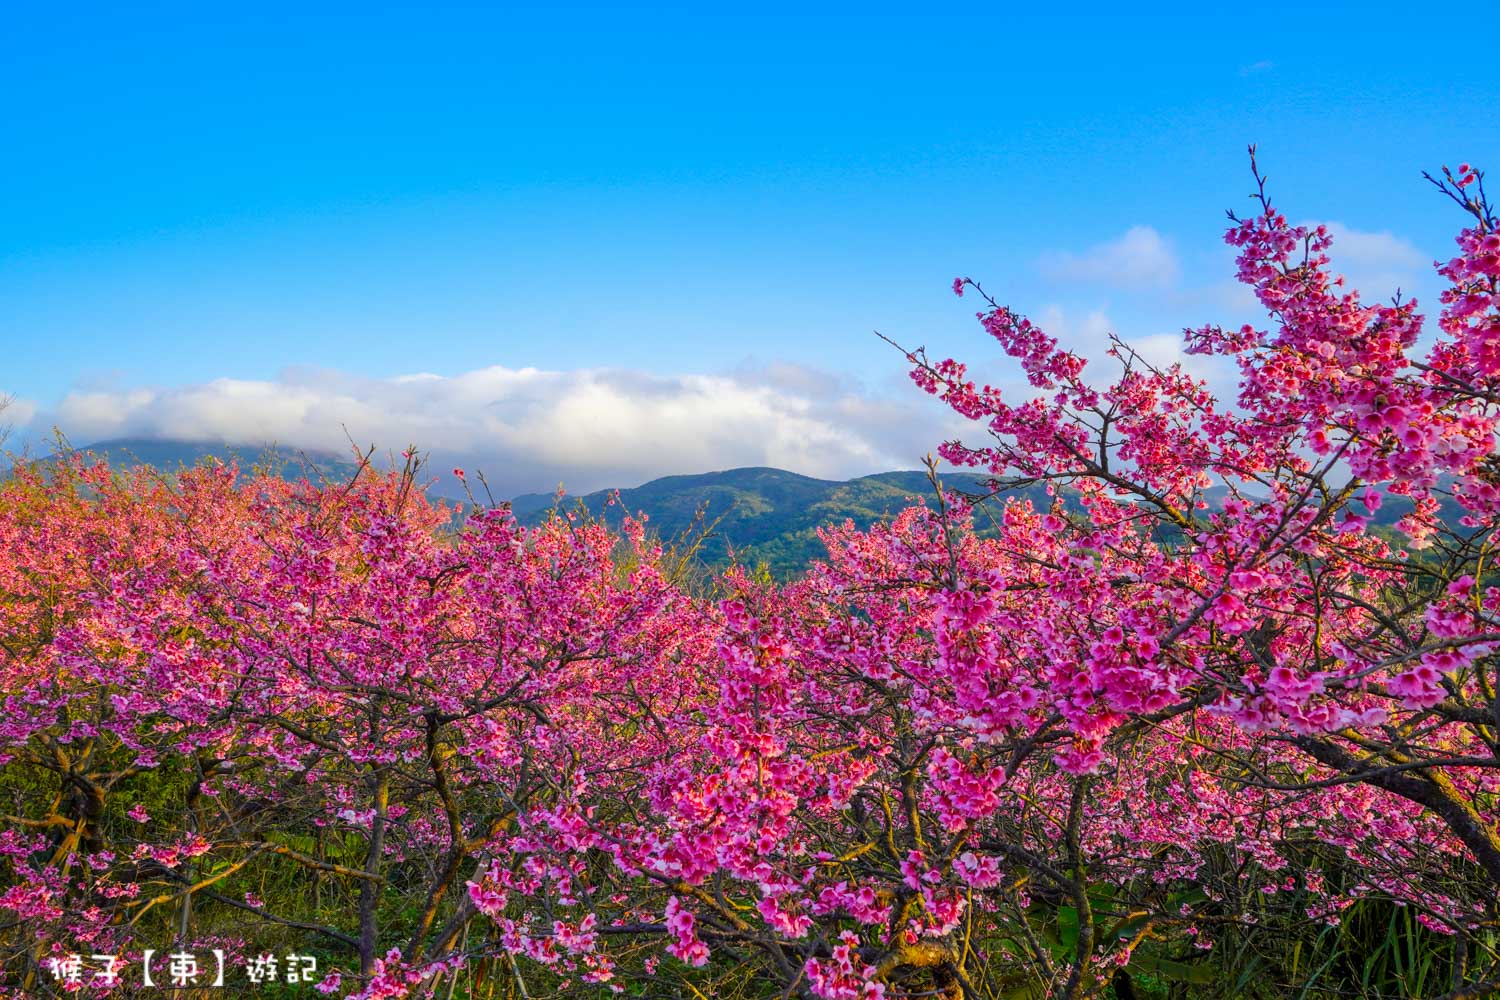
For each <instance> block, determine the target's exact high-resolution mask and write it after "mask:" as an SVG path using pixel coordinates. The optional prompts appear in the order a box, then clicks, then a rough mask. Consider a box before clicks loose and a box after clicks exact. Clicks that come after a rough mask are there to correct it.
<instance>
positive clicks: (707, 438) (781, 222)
mask: <svg viewBox="0 0 1500 1000" xmlns="http://www.w3.org/2000/svg"><path fill="white" fill-rule="evenodd" d="M1007 6H1008V5H998V4H996V5H989V6H987V7H985V8H967V7H963V6H955V7H945V8H936V9H932V10H930V11H929V12H925V13H917V8H916V7H915V6H911V7H907V8H905V9H902V8H898V7H881V6H878V5H869V4H861V5H858V6H853V5H850V6H843V7H832V6H825V7H818V8H814V7H813V6H812V5H800V6H794V7H780V8H778V7H775V6H764V5H762V6H756V7H754V8H750V7H745V8H727V7H718V8H713V7H708V6H692V7H677V8H669V7H656V8H653V9H650V10H646V9H636V10H625V9H623V7H622V5H615V6H613V7H599V8H596V9H587V8H581V7H572V8H567V9H565V10H563V9H559V10H551V11H543V10H541V9H540V8H538V7H534V8H532V9H520V8H515V7H506V6H490V7H484V8H480V7H474V8H459V7H445V8H441V9H432V10H424V11H417V10H414V9H412V8H410V7H380V6H378V5H369V4H362V5H357V6H356V5H347V6H346V5H339V4H328V5H321V7H320V10H319V11H317V12H309V11H307V10H304V9H298V8H296V7H291V6H288V7H284V8H278V7H276V6H274V5H257V6H253V7H251V6H244V7H239V8H235V9H228V8H225V9H221V10H209V9H207V5H198V6H186V5H184V6H180V7H175V8H174V7H171V6H164V5H142V6H139V7H132V8H130V9H127V8H126V7H123V6H119V5H114V6H111V7H104V6H98V7H93V6H90V5H82V6H77V7H69V8H66V9H63V8H58V7H55V5H54V6H53V7H52V8H51V9H49V8H46V7H43V6H42V5H37V6H35V7H33V8H32V9H30V10H22V9H11V10H9V11H8V12H7V15H6V18H5V22H4V24H3V25H0V135H3V136H4V137H5V139H4V147H5V149H6V155H5V156H4V157H3V158H0V199H3V204H0V348H3V353H0V391H5V392H9V393H12V394H14V395H15V396H17V397H18V399H19V401H20V402H18V403H17V404H16V406H15V407H13V408H12V411H11V415H12V417H13V418H15V417H19V418H20V423H21V424H22V432H23V434H24V435H29V436H31V437H35V436H36V435H37V434H38V433H40V432H42V431H44V430H45V428H47V427H50V426H52V425H53V424H57V425H60V426H62V428H63V429H64V430H65V431H66V432H68V433H69V434H70V435H71V436H72V437H73V438H74V439H75V440H88V439H90V438H91V437H97V436H113V435H115V434H123V433H131V434H148V435H169V436H197V437H207V438H217V437H226V438H228V437H236V436H238V437H243V438H245V439H247V440H248V439H263V438H265V437H272V438H275V439H277V440H281V441H283V442H285V443H292V444H297V445H300V446H306V447H317V446H324V445H327V444H328V443H329V441H330V435H331V434H334V432H333V431H331V430H330V428H335V427H338V426H339V425H348V426H350V429H351V433H353V434H354V435H355V436H356V437H358V438H360V439H361V440H366V439H368V440H372V441H375V442H377V443H379V444H381V445H395V446H397V447H399V446H401V445H403V444H405V443H406V440H414V441H417V442H418V443H421V444H423V445H424V446H427V447H432V448H436V449H439V450H440V451H442V450H444V449H446V451H448V452H451V453H452V454H454V455H458V456H460V457H465V456H466V457H467V458H468V459H469V460H472V461H478V462H490V463H492V464H498V465H502V466H504V467H506V468H512V469H514V470H515V471H514V473H513V474H508V475H511V478H512V479H513V481H514V484H515V485H516V486H517V487H525V488H533V487H535V486H537V485H547V484H548V483H550V482H551V481H555V480H556V479H557V478H563V479H567V480H568V481H570V483H573V484H576V485H579V486H591V485H603V484H604V483H606V482H610V481H613V480H614V479H621V480H624V479H630V478H632V477H642V476H646V475H650V474H658V473H662V472H692V471H701V470H700V468H699V466H702V467H709V468H711V467H721V466H723V465H732V464H746V463H749V462H760V461H764V462H767V463H770V464H785V465H789V466H795V467H798V468H799V470H800V471H809V472H815V473H823V474H828V475H845V474H853V473H855V472H858V471H874V470H875V468H877V467H882V466H884V465H888V464H891V463H895V464H904V465H907V466H910V465H912V464H915V459H916V458H917V457H918V456H919V455H920V452H921V450H925V448H926V447H930V446H931V445H932V444H935V443H936V440H937V439H938V438H939V437H941V436H942V433H945V432H946V429H945V428H944V426H943V421H942V419H941V416H940V415H939V414H937V413H936V412H935V411H933V410H931V409H930V408H929V409H923V408H922V406H923V402H922V401H920V400H914V399H912V398H910V393H911V392H912V390H909V389H906V388H904V387H903V386H902V385H901V375H902V371H903V369H902V366H901V364H900V358H899V356H897V355H896V354H895V353H894V352H892V351H891V350H890V349H889V348H888V347H886V346H885V345H883V344H882V343H881V342H879V341H878V340H877V339H876V338H875V337H874V336H873V334H872V333H871V331H872V330H874V329H879V330H881V331H882V332H885V333H888V334H890V335H892V336H895V337H897V338H898V339H900V340H902V341H903V342H907V343H913V344H915V343H926V344H927V345H929V346H930V347H932V348H934V349H935V350H938V351H940V352H943V353H957V354H959V355H961V356H966V357H970V358H973V359H975V360H978V361H981V362H986V363H992V362H993V352H992V351H989V350H988V347H987V345H986V344H985V342H984V341H983V340H982V338H981V337H980V335H979V334H978V333H977V330H976V328H975V327H974V326H973V324H972V316H971V314H972V308H971V306H970V305H969V304H968V302H967V300H965V301H964V302H956V301H955V300H954V299H953V297H952V295H951V294H950V293H949V292H948V291H947V285H948V283H949V282H950V281H951V279H952V278H953V276H954V275H957V274H967V275H973V276H974V277H976V278H981V279H983V280H984V281H985V283H986V285H987V286H988V287H990V288H991V289H992V290H994V291H996V292H998V293H1000V294H1001V295H1002V297H1003V298H1005V299H1006V300H1008V301H1010V302H1011V303H1013V304H1015V305H1016V306H1018V307H1021V308H1023V309H1026V310H1029V311H1031V312H1032V313H1033V314H1035V315H1038V316H1046V317H1049V318H1051V319H1052V320H1053V321H1054V324H1055V325H1056V326H1058V328H1059V330H1060V331H1061V332H1063V333H1064V335H1065V337H1066V338H1067V339H1069V340H1070V342H1076V343H1078V344H1079V345H1080V346H1082V347H1085V348H1087V347H1089V346H1091V345H1095V346H1096V345H1097V343H1098V342H1099V340H1100V338H1101V337H1102V335H1103V331H1104V330H1106V329H1110V330H1116V331H1118V332H1119V333H1121V334H1122V335H1124V336H1127V337H1129V338H1132V339H1137V340H1143V341H1150V340H1152V338H1155V340H1156V341H1159V342H1161V343H1163V344H1164V343H1165V341H1166V340H1170V336H1171V335H1172V334H1174V333H1175V332H1176V331H1178V330H1180V328H1181V327H1182V326H1184V325H1188V324H1192V325H1197V324H1199V323H1202V322H1205V321H1208V320H1222V319H1238V318H1241V316H1240V313H1242V312H1243V309H1244V303H1243V300H1242V299H1241V298H1240V297H1237V296H1236V295H1235V294H1234V293H1233V290H1232V289H1230V288H1228V287H1227V286H1226V284H1225V282H1226V281H1227V279H1228V278H1229V277H1231V274H1232V272H1231V271H1230V269H1229V257H1228V255H1227V252H1226V250H1225V248H1224V247H1223V245H1222V243H1221V241H1220V235H1221V232H1222V229H1223V221H1222V220H1223V210H1224V209H1225V208H1226V207H1235V206H1243V205H1245V204H1246V202H1245V200H1244V195H1245V194H1246V193H1247V192H1248V191H1249V183H1248V174H1247V170H1246V161H1245V155H1244V148H1245V145H1246V144H1247V143H1248V142H1251V141H1255V142H1257V143H1259V145H1260V148H1261V156H1262V160H1263V163H1264V165H1265V166H1266V168H1267V169H1268V171H1269V173H1270V174H1271V178H1272V189H1273V193H1274V195H1275V197H1276V198H1277V200H1278V201H1280V202H1281V203H1282V204H1283V205H1284V206H1285V207H1286V208H1287V209H1288V211H1289V213H1290V214H1291V215H1292V216H1293V217H1294V218H1299V219H1318V220H1328V221H1334V222H1337V223H1339V224H1341V226H1343V227H1344V228H1345V229H1346V230H1348V231H1349V238H1348V240H1347V241H1346V242H1347V245H1348V247H1349V248H1350V249H1351V250H1352V254H1351V257H1350V259H1349V261H1348V270H1349V271H1350V273H1351V276H1353V277H1365V278H1366V279H1368V280H1369V281H1370V282H1372V283H1374V284H1375V285H1377V286H1383V284H1384V283H1389V284H1394V283H1396V282H1400V283H1402V284H1404V285H1405V286H1406V287H1407V288H1408V290H1411V289H1413V288H1415V290H1416V291H1417V292H1418V293H1422V292H1424V291H1427V290H1428V289H1430V288H1431V287H1432V282H1431V280H1430V277H1428V276H1427V272H1428V271H1429V270H1430V269H1429V268H1427V267H1426V264H1427V262H1430V261H1431V260H1432V259H1433V258H1435V257H1438V256H1443V255H1446V254H1447V252H1448V249H1449V247H1450V246H1451V242H1450V241H1451V236H1452V233H1453V232H1454V231H1456V227H1457V224H1458V222H1459V220H1458V219H1457V218H1456V216H1455V214H1454V212H1453V211H1451V210H1450V209H1449V208H1448V207H1446V206H1445V204H1444V203H1443V202H1441V201H1440V200H1439V199H1438V198H1437V197H1436V196H1435V195H1434V194H1432V193H1431V192H1430V191H1429V190H1427V189H1426V187H1425V185H1424V183H1423V182H1422V181H1421V179H1420V174H1421V171H1422V170H1423V169H1433V168H1436V167H1437V166H1439V165H1441V164H1442V163H1445V162H1446V163H1451V164H1456V163H1457V162H1458V161H1460V160H1465V159H1467V160H1472V161H1474V162H1476V163H1479V164H1481V165H1484V164H1495V163H1500V125H1497V121H1500V119H1497V116H1496V115H1495V114H1494V109H1495V107H1496V106H1497V104H1500V100H1497V99H1500V75H1497V74H1495V73H1493V71H1492V70H1491V69H1490V67H1489V66H1488V64H1487V62H1486V61H1485V59H1483V58H1480V57H1478V56H1476V55H1474V54H1473V53H1466V50H1465V47H1464V46H1465V44H1466V43H1465V42H1464V38H1465V37H1478V36H1486V35H1488V34H1492V32H1493V28H1494V24H1493V19H1492V23H1491V24H1490V25H1489V27H1488V29H1486V28H1485V26H1484V25H1483V24H1480V23H1471V24H1469V25H1468V26H1467V28H1465V27H1463V26H1461V25H1456V24H1455V23H1454V22H1452V21H1451V20H1449V19H1447V18H1429V17H1412V16H1411V9H1410V7H1409V6H1407V7H1403V8H1394V7H1393V8H1391V9H1390V10H1389V11H1388V12H1387V11H1382V10H1380V9H1378V8H1377V7H1374V6H1372V5H1368V4H1363V5H1359V6H1357V7H1356V6H1350V7H1348V8H1344V9H1340V8H1338V7H1337V6H1335V5H1320V6H1319V8H1318V10H1317V12H1316V14H1313V13H1311V12H1310V11H1304V12H1301V13H1295V14H1287V13H1283V11H1282V9H1280V8H1267V7H1265V6H1258V7H1256V8H1254V9H1253V10H1252V9H1251V8H1248V7H1229V8H1223V9H1220V10H1214V9H1211V8H1210V6H1209V5H1202V6H1195V7H1185V6H1184V7H1180V8H1177V9H1166V8H1158V9H1157V11H1156V12H1155V13H1143V12H1142V11H1141V10H1139V9H1135V7H1136V6H1137V5H1109V6H1104V5H1092V4H1073V5H1067V6H1063V5H1026V6H1025V8H1024V9H1014V10H1012V9H1006V7H1007ZM1475 9H1476V10H1477V9H1478V8H1475ZM1470 16H1471V17H1477V15H1470ZM1380 290H1381V292H1382V293H1386V292H1388V291H1389V290H1390V289H1387V288H1384V287H1381V288H1380ZM1163 349H1164V350H1166V349H1167V348H1165V347H1163ZM528 369H537V370H538V371H537V372H533V373H531V374H529V375H524V374H520V373H525V372H526V371H527V370H528ZM415 375H422V376H424V377H422V378H419V379H411V378H404V377H406V376H415ZM995 377H996V378H999V379H1003V378H1004V373H1003V371H1000V370H998V369H996V374H995ZM757 414H759V416H757ZM626 432H629V433H631V434H634V435H637V436H639V437H642V438H645V439H649V440H650V442H651V444H650V446H649V447H642V448H638V449H632V448H630V447H626V445H625V444H623V443H622V439H620V438H619V437H618V436H619V435H624V434H625V433H626ZM611 435H616V437H612V436H611ZM335 436H337V437H339V438H340V439H341V437H342V432H337V434H336V435H335ZM767 441H773V442H779V443H778V444H776V445H775V446H774V447H772V446H770V445H767V444H766V442H767ZM923 441H929V442H930V443H929V444H927V445H923V444H922V442H923ZM335 443H336V442H335ZM625 452H629V454H625ZM544 480H545V481H546V482H544Z"/></svg>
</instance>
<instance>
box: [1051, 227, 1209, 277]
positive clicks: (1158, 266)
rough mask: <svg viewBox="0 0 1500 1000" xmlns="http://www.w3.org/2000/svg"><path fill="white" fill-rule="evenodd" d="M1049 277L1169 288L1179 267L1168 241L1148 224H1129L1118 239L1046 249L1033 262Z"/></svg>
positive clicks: (1176, 275)
mask: <svg viewBox="0 0 1500 1000" xmlns="http://www.w3.org/2000/svg"><path fill="white" fill-rule="evenodd" d="M1037 266H1038V267H1039V268H1040V270H1041V272H1042V275H1043V276H1044V277H1046V278H1049V279H1051V280H1053V281H1059V282H1082V283H1085V284H1100V285H1108V286H1110V287H1113V288H1121V289H1125V290H1127V291H1147V290H1151V289H1161V288H1170V287H1172V286H1173V285H1175V284H1176V283H1177V277H1178V274H1179V272H1180V270H1181V268H1180V267H1179V265H1178V262H1177V255H1176V253H1175V252H1174V251H1173V250H1172V247H1171V245H1170V244H1169V243H1168V242H1167V241H1166V240H1165V239H1164V238H1163V237H1162V235H1161V234H1160V233H1158V232H1157V231H1156V230H1155V229H1152V228H1151V227H1150V226H1132V227H1130V228H1129V229H1127V230H1126V231H1125V234H1124V235H1123V236H1121V237H1120V238H1119V239H1115V240H1110V241H1108V242H1106V243H1100V244H1097V245H1095V246H1092V247H1089V248H1088V249H1087V250H1085V251H1084V252H1082V253H1077V254H1075V253H1068V252H1065V251H1061V250H1054V251H1049V252H1048V253H1045V254H1043V255H1042V257H1041V259H1040V260H1039V261H1038V262H1037Z"/></svg>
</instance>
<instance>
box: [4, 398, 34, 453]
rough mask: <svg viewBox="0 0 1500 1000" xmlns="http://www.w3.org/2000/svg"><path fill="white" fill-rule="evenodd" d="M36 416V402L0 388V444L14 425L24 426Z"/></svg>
mask: <svg viewBox="0 0 1500 1000" xmlns="http://www.w3.org/2000/svg"><path fill="white" fill-rule="evenodd" d="M35 416H36V404H35V403H33V402H31V401H30V400H29V399H22V398H21V397H19V396H15V395H12V394H11V393H8V392H6V391H5V390H3V389H0V444H3V443H5V441H6V440H7V439H8V438H9V436H10V431H11V430H12V429H13V428H16V427H24V426H26V425H27V424H28V423H30V422H31V420H32V419H33V418H34V417H35Z"/></svg>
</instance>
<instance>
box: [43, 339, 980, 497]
mask: <svg viewBox="0 0 1500 1000" xmlns="http://www.w3.org/2000/svg"><path fill="white" fill-rule="evenodd" d="M27 416H28V417H32V416H33V414H30V413H28V414H27ZM52 424H55V425H56V426H58V427H59V428H61V429H62V431H63V432H64V433H65V434H67V435H68V437H69V438H70V439H71V440H72V441H74V442H75V443H79V444H83V443H91V442H94V441H99V440H105V439H111V438H121V437H141V438H156V439H162V438H166V439H182V440H191V441H208V442H213V443H228V444H237V445H261V444H264V443H267V442H274V443H276V444H279V445H282V446H284V447H295V448H302V449H307V450H311V451H332V452H343V451H346V450H347V448H348V447H349V437H352V438H353V440H354V441H356V442H359V443H361V444H365V443H373V444H375V445H376V446H377V447H378V448H379V449H381V451H382V452H384V451H386V450H392V451H399V450H401V449H402V448H403V447H405V446H406V445H407V444H408V443H415V444H416V445H417V446H418V447H419V448H421V449H424V450H430V451H432V452H433V454H434V456H435V457H436V458H438V459H439V460H440V461H441V462H442V463H443V464H444V465H447V464H449V463H452V464H463V465H465V466H466V467H469V468H474V469H480V470H482V471H484V472H485V474H486V476H487V477H488V478H489V480H490V481H491V483H492V484H494V486H495V487H496V489H497V491H504V492H505V493H506V494H508V493H512V492H520V491H525V490H539V489H550V488H551V487H552V486H554V485H556V484H557V483H558V482H563V483H565V484H566V485H567V487H568V489H569V490H570V491H573V492H580V491H587V490H591V489H596V488H599V487H603V486H631V485H635V484H637V483H640V482H644V481H646V480H648V479H651V478H653V477H656V476H660V475H668V474H673V473H690V472H706V471H711V470H715V469H727V468H734V467H737V466H746V465H769V466H775V467H778V468H784V469H790V470H792V471H794V472H801V473H805V474H808V475H815V476H822V477H827V478H840V479H841V478H846V477H850V476H855V475H863V474H867V473H871V472H878V471H883V470H886V469H892V468H913V467H916V466H917V465H918V464H919V463H920V459H921V456H922V455H923V454H925V453H926V452H927V451H929V450H932V449H934V448H935V447H936V445H937V444H938V442H939V441H941V440H943V439H944V438H945V437H948V436H951V435H952V433H953V430H954V418H951V417H950V416H949V415H947V414H946V412H945V411H943V409H942V408H941V407H940V406H939V405H938V404H936V403H935V402H933V401H932V400H929V399H927V398H926V397H925V396H924V395H923V394H921V393H920V392H919V391H917V390H916V389H915V388H912V387H910V386H908V387H906V389H905V390H904V391H903V392H900V393H895V394H890V395H885V394H872V393H870V392H868V391H866V390H865V389H864V388H863V387H862V386H860V385H859V384H858V383H855V382H852V381H850V380H847V379H842V378H840V377H838V376H835V375H830V374H828V373H824V372H818V371H815V370H812V369H807V368H802V367H799V366H795V365H788V364H773V365H761V366H755V365H745V366H742V367H741V368H740V369H737V370H735V371H732V372H729V373H724V374H688V375H673V376H662V375H652V374H648V373H644V372H639V371H631V370H622V369H581V370H574V371H545V370H541V369H537V368H520V369H514V368H504V367H499V366H496V367H491V368H482V369H478V370H475V371H469V372H464V373H462V374H459V375H454V376H440V375H433V374H429V373H422V374H417V375H401V376H396V377H392V378H365V377H361V376H356V375H350V374H347V373H342V372H333V371H307V370H290V371H287V372H284V373H282V374H281V375H280V376H278V377H277V378H276V379H274V380H266V381H259V380H243V379H227V378H225V379H215V380H213V381H211V382H205V383H201V384H196V385H186V386H179V387H173V388H122V389H115V390H110V389H87V390H84V389H80V390H75V391H73V392H70V393H69V394H68V395H67V396H65V397H64V398H63V399H62V401H61V402H60V403H59V404H58V405H57V407H56V408H55V410H53V411H51V412H46V413H39V414H35V415H34V420H33V426H34V427H35V428H37V429H40V428H41V427H42V426H46V425H52ZM345 428H347V431H348V435H349V437H346V436H345Z"/></svg>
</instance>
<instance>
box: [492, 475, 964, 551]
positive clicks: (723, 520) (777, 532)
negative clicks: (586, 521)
mask: <svg viewBox="0 0 1500 1000" xmlns="http://www.w3.org/2000/svg"><path fill="white" fill-rule="evenodd" d="M942 481H943V484H944V486H945V487H947V488H949V489H957V490H963V491H973V490H977V489H980V488H981V486H980V483H981V482H982V479H981V477H978V476H975V475H973V474H971V473H953V472H950V473H947V474H945V475H943V476H942ZM609 496H610V492H609V491H605V490H601V491H600V492H597V493H590V494H588V495H587V496H583V497H578V498H565V499H564V501H563V508H564V509H567V508H568V507H569V506H571V505H573V504H579V503H581V504H582V505H583V506H584V507H586V508H588V510H589V511H590V512H591V513H592V514H594V515H603V516H604V517H606V518H608V519H609V520H611V521H618V520H619V519H620V518H621V517H622V516H623V515H624V514H625V512H627V511H628V512H630V513H636V512H644V513H646V514H647V515H648V516H649V518H650V520H649V525H650V528H651V530H652V531H653V532H655V533H656V534H657V535H659V536H660V537H661V538H663V539H667V540H670V539H673V538H676V537H678V536H680V535H681V534H682V533H683V532H684V531H688V530H690V529H691V528H692V526H693V524H694V519H695V517H696V516H697V514H698V511H699V510H700V509H702V510H703V512H704V517H705V519H706V520H707V521H709V522H712V521H715V520H717V521H718V524H717V526H716V527H715V528H714V531H713V534H712V535H711V537H709V538H708V539H707V540H706V541H705V543H704V545H703V548H702V550H701V556H702V558H703V559H704V561H705V562H707V563H709V564H710V565H722V564H723V563H725V562H727V561H728V559H729V555H730V552H731V551H733V553H734V554H735V556H736V557H737V558H738V560H739V561H740V562H741V563H744V564H746V565H749V566H756V565H759V564H762V563H764V564H765V565H766V567H767V568H768V569H770V571H771V572H772V573H774V574H776V575H777V576H782V577H785V576H790V575H794V574H796V573H797V572H799V571H800V570H802V569H803V568H805V567H806V566H807V564H808V563H809V562H811V561H812V560H814V559H816V558H818V557H819V556H820V555H822V553H823V547H822V544H821V543H820V542H819V541H818V537H817V528H818V527H819V526H821V525H826V524H836V523H841V522H843V521H844V520H845V519H846V518H848V519H852V520H853V521H854V522H855V523H856V524H857V525H859V526H860V527H862V528H863V527H868V526H869V525H870V524H871V523H873V522H875V521H878V520H880V519H882V518H886V517H890V516H893V515H894V514H896V513H898V512H899V511H901V510H902V509H903V508H905V507H909V506H911V505H912V504H913V503H915V502H916V501H917V500H918V499H919V498H926V499H928V500H929V501H930V500H931V499H932V497H933V489H932V484H931V483H929V482H928V480H927V473H925V472H920V471H911V472H882V473H879V474H877V475H873V476H865V477H863V478H860V479H851V480H849V481H848V482H837V481H834V480H827V479H813V478H812V477H810V476H800V475H797V474H796V473H794V472H786V471H784V470H782V469H767V468H752V469H731V470H728V471H726V472H710V473H705V474H703V475H697V476H667V477H665V478H663V479H656V480H652V481H651V482H649V483H646V484H645V485H644V486H639V487H636V488H634V489H623V490H620V503H619V504H618V505H616V506H609V505H608V500H609ZM553 505H554V498H553V497H552V496H551V495H550V494H527V495H524V496H519V497H516V499H515V500H514V501H513V503H512V509H513V511H514V512H515V514H516V517H517V518H518V519H519V520H521V521H522V522H523V523H526V524H536V523H538V522H540V521H542V520H545V519H546V517H547V515H548V512H549V511H550V510H551V509H552V508H553Z"/></svg>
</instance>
